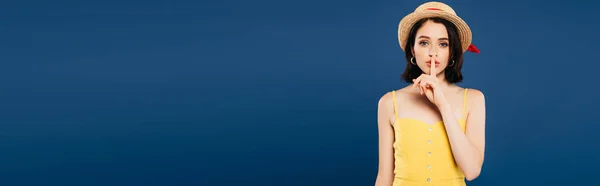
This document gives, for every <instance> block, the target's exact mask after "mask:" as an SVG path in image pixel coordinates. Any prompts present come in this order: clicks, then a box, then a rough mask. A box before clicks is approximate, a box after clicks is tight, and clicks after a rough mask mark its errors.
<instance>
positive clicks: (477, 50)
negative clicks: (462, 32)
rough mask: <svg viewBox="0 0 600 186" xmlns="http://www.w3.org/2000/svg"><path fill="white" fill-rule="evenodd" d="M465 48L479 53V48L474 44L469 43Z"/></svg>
mask: <svg viewBox="0 0 600 186" xmlns="http://www.w3.org/2000/svg"><path fill="white" fill-rule="evenodd" d="M467 50H468V51H469V52H473V53H476V54H479V49H477V47H475V45H473V44H471V45H469V48H467Z"/></svg>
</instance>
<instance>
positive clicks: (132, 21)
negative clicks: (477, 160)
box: [0, 0, 600, 186]
mask: <svg viewBox="0 0 600 186" xmlns="http://www.w3.org/2000/svg"><path fill="white" fill-rule="evenodd" d="M423 2H424V1H399V0H394V1H389V0H379V1H352V0H345V1H342V0H336V1H334V0H329V1H316V0H305V1H275V0H260V1H241V0H238V1H156V0H145V1H133V0H129V1H114V0H113V1H108V0H106V1H85V2H84V1H66V0H65V1H25V0H24V1H3V2H1V3H0V23H1V29H0V47H1V48H0V49H1V50H0V56H2V60H1V62H0V185H60V186H68V185H78V186H79V185H89V186H92V185H148V186H150V185H207V186H208V185H211V186H212V185H224V186H225V185H246V186H250V185H257V186H259V185H260V186H265V185H290V186H296V185H297V186H300V185H302V186H304V185H307V186H308V185H310V186H319V185H344V186H350V185H356V186H363V185H372V184H373V183H374V180H375V176H376V173H377V123H376V111H377V110H376V109H377V101H378V99H379V98H380V97H381V96H382V95H383V94H384V93H385V92H387V91H390V90H392V89H397V88H400V87H403V86H405V85H406V84H405V83H403V82H401V81H400V74H401V72H402V70H403V68H404V64H405V63H406V62H405V61H404V58H403V55H404V54H403V53H402V51H401V50H400V48H399V46H398V41H397V35H396V34H397V24H398V22H399V21H400V19H401V18H402V17H403V16H404V15H406V14H408V13H409V12H411V11H413V10H414V8H416V7H417V6H418V5H419V4H421V3H423ZM445 2H446V3H448V4H449V5H450V6H452V7H453V8H454V9H455V10H456V11H457V12H458V14H459V15H460V16H462V17H463V18H464V19H465V20H466V21H467V22H468V23H469V24H470V26H471V29H472V31H473V33H474V35H473V39H474V44H475V45H476V46H477V47H479V49H480V50H481V54H479V55H476V54H472V53H467V54H466V56H465V66H464V71H463V72H464V74H465V78H466V79H465V81H464V82H463V83H461V84H460V85H461V86H464V87H469V88H477V89H480V90H481V91H483V92H484V93H485V94H486V97H487V109H488V115H487V118H488V119H487V149H486V150H487V151H486V160H485V165H484V168H483V172H482V174H481V176H480V177H479V178H478V179H477V180H475V181H473V182H471V183H469V184H470V185H486V186H504V185H511V186H515V185H528V186H531V185H581V184H587V185H597V184H600V181H598V180H597V175H598V173H599V171H598V168H597V167H598V166H600V158H599V156H598V149H600V148H599V147H600V145H599V143H598V142H599V140H598V135H597V131H598V129H600V127H599V126H598V124H599V123H598V120H597V118H596V117H595V116H597V115H598V113H597V112H598V110H599V109H598V105H599V104H598V103H599V102H600V101H599V98H598V95H599V93H600V91H599V90H598V87H597V86H598V80H597V76H596V75H595V72H597V69H598V68H600V63H598V56H597V54H598V51H599V49H600V48H599V47H598V43H600V39H599V37H598V34H597V33H600V25H599V24H598V21H597V17H599V16H600V14H599V13H597V11H596V10H597V7H598V3H597V2H595V3H592V1H589V2H584V1H580V2H577V3H579V4H576V3H575V2H574V1H569V2H568V3H567V2H561V1H557V2H549V1H544V2H543V3H542V2H541V1H522V0H519V1H476V0H466V1H458V0H455V1H445Z"/></svg>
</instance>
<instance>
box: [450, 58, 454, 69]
mask: <svg viewBox="0 0 600 186" xmlns="http://www.w3.org/2000/svg"><path fill="white" fill-rule="evenodd" d="M453 65H454V59H453V60H452V64H451V65H450V66H449V67H451V66H453Z"/></svg>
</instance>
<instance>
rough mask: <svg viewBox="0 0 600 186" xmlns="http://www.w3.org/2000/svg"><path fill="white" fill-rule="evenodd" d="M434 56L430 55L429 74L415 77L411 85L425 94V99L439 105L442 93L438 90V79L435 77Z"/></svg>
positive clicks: (442, 100)
mask: <svg viewBox="0 0 600 186" xmlns="http://www.w3.org/2000/svg"><path fill="white" fill-rule="evenodd" d="M435 61H436V60H435V57H434V56H432V57H431V60H430V67H429V74H425V73H423V74H421V76H419V77H418V78H417V79H414V80H413V82H414V84H413V87H415V88H418V89H419V92H420V93H421V95H423V94H425V96H426V97H427V99H429V101H431V102H432V103H433V104H435V105H439V104H440V103H443V102H444V101H445V100H444V94H443V91H442V90H440V88H439V86H438V85H439V84H438V79H437V77H436V75H437V73H436V68H435V64H436V62H435Z"/></svg>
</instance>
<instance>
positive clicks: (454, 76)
mask: <svg viewBox="0 0 600 186" xmlns="http://www.w3.org/2000/svg"><path fill="white" fill-rule="evenodd" d="M428 20H432V21H433V22H435V23H442V24H444V26H446V30H447V31H448V39H449V40H450V57H449V58H450V59H448V65H452V66H447V67H446V69H445V70H444V73H445V75H446V80H447V81H448V82H450V83H458V82H461V81H462V79H463V76H462V73H461V72H460V70H461V68H462V65H463V50H462V45H461V42H460V38H459V35H458V29H456V26H455V25H454V24H453V23H451V22H449V21H447V20H445V19H442V18H437V17H434V18H424V19H421V20H419V21H418V22H417V23H415V25H414V26H413V27H412V28H411V30H410V32H409V34H408V39H407V42H406V46H405V47H404V48H405V50H404V51H405V52H404V53H405V54H406V62H407V63H406V68H405V69H404V73H402V79H403V80H404V81H406V82H407V83H412V80H413V79H415V78H418V77H419V76H420V75H421V74H422V73H423V71H421V69H420V68H419V66H417V65H413V64H412V63H411V62H410V60H411V58H413V57H414V56H413V53H412V51H413V46H414V44H415V37H416V34H417V30H419V28H421V26H423V24H424V23H425V22H426V21H428ZM452 60H454V64H452V63H453V62H452Z"/></svg>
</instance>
